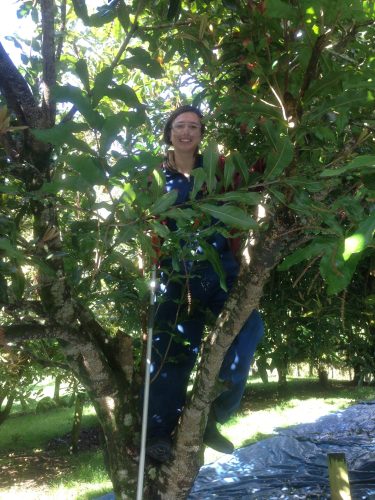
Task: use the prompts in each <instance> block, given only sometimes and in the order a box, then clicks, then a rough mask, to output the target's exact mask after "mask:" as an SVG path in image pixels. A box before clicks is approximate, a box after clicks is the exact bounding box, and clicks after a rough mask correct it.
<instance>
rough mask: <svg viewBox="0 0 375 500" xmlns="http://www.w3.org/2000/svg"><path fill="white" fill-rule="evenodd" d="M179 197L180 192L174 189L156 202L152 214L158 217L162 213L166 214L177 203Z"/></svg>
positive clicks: (152, 207)
mask: <svg viewBox="0 0 375 500" xmlns="http://www.w3.org/2000/svg"><path fill="white" fill-rule="evenodd" d="M177 196H178V192H177V190H175V189H172V191H169V193H165V194H163V196H162V197H161V198H159V199H158V200H156V202H155V203H154V204H153V205H152V206H151V213H152V214H154V215H157V214H160V213H161V212H165V211H166V210H167V209H168V208H169V207H171V206H172V205H173V204H174V203H175V201H176V200H177Z"/></svg>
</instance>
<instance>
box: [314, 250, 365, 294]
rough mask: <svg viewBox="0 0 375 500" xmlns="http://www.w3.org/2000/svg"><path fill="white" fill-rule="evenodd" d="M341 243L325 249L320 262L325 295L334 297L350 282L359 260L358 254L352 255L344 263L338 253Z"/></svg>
mask: <svg viewBox="0 0 375 500" xmlns="http://www.w3.org/2000/svg"><path fill="white" fill-rule="evenodd" d="M341 249H342V243H341V242H340V243H339V245H335V246H332V247H331V248H330V249H327V253H326V254H325V255H324V256H323V257H322V259H321V260H320V265H319V270H320V273H321V275H322V277H323V278H324V280H325V281H326V282H327V285H328V286H327V294H328V295H336V294H337V293H339V292H341V291H342V290H344V289H345V288H346V287H347V286H348V285H349V284H350V282H351V280H352V277H353V274H354V272H355V270H356V268H357V264H358V262H359V260H360V258H361V256H360V254H357V255H353V256H352V257H351V258H350V259H349V260H348V261H347V262H345V261H344V260H343V259H342V257H340V253H341V252H342V250H341Z"/></svg>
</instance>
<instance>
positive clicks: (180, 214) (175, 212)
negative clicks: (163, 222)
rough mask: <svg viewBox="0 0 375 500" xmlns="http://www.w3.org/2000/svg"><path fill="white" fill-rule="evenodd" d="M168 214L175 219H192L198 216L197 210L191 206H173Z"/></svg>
mask: <svg viewBox="0 0 375 500" xmlns="http://www.w3.org/2000/svg"><path fill="white" fill-rule="evenodd" d="M166 215H167V216H168V217H169V218H171V219H175V220H177V221H178V220H185V221H191V220H192V219H194V217H196V216H197V212H196V211H195V210H192V209H191V208H171V209H169V210H168V212H167V213H166Z"/></svg>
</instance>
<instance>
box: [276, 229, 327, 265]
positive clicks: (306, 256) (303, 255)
mask: <svg viewBox="0 0 375 500" xmlns="http://www.w3.org/2000/svg"><path fill="white" fill-rule="evenodd" d="M331 244H332V240H327V239H326V238H322V237H317V238H315V240H314V241H312V242H311V243H310V244H309V245H306V246H305V247H303V248H298V250H296V251H295V252H293V253H292V254H290V255H288V256H287V257H285V259H284V260H283V262H282V263H281V264H280V265H279V266H278V267H277V269H278V270H279V271H286V270H287V269H289V268H290V267H292V266H294V265H296V264H299V263H300V262H302V261H304V260H310V259H311V258H313V257H316V256H317V255H320V254H321V255H323V254H324V252H325V250H326V248H327V246H329V245H331Z"/></svg>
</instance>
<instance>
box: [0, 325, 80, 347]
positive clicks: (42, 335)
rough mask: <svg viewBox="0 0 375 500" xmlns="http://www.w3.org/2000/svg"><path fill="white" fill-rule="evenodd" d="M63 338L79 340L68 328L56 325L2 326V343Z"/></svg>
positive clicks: (0, 334)
mask: <svg viewBox="0 0 375 500" xmlns="http://www.w3.org/2000/svg"><path fill="white" fill-rule="evenodd" d="M47 338H50V339H62V340H65V341H67V342H72V341H73V340H75V341H76V340H77V339H76V337H75V336H74V335H73V334H72V333H70V332H68V331H67V330H66V329H63V328H59V327H56V326H53V327H50V326H46V325H41V324H38V323H32V324H20V325H7V326H2V327H0V345H6V344H13V343H14V344H17V343H19V342H23V341H25V340H37V339H47Z"/></svg>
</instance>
